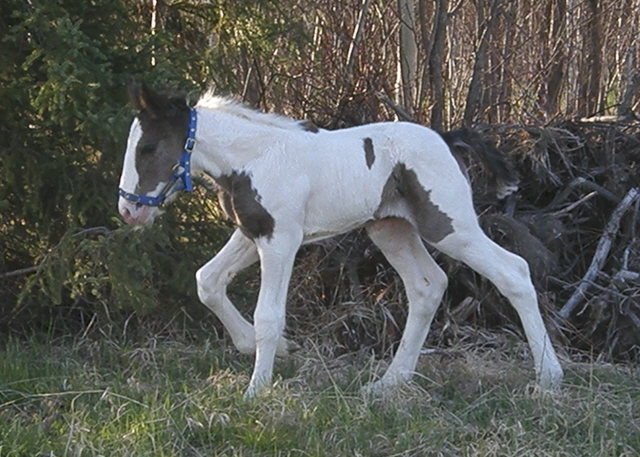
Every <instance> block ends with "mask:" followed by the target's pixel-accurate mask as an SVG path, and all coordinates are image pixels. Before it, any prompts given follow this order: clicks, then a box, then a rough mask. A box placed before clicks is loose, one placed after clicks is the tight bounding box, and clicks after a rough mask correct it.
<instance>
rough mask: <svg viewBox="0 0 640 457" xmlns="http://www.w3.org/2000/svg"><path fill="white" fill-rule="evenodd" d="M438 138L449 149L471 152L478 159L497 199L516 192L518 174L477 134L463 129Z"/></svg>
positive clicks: (498, 152) (500, 153) (497, 151)
mask: <svg viewBox="0 0 640 457" xmlns="http://www.w3.org/2000/svg"><path fill="white" fill-rule="evenodd" d="M440 136H442V139H443V140H444V141H445V142H446V143H447V145H448V146H449V148H450V149H452V150H453V149H454V148H456V147H461V148H464V149H467V150H469V151H472V152H473V153H475V154H476V155H477V156H478V157H479V158H480V161H481V162H482V163H483V164H484V166H485V167H486V169H487V171H488V172H489V174H490V175H491V185H492V186H493V187H494V188H495V192H496V196H497V197H498V198H499V199H502V198H505V197H506V196H508V195H511V194H512V193H513V192H515V191H516V190H518V182H519V179H518V174H517V173H516V171H515V170H514V169H513V166H512V165H511V164H510V163H509V162H508V161H507V159H506V157H505V155H504V154H503V153H502V152H500V151H499V150H498V149H497V148H496V147H495V146H494V145H493V144H492V143H491V142H490V141H488V140H486V139H485V138H483V137H482V135H480V134H479V133H478V132H476V131H475V130H471V129H468V128H463V129H458V130H451V131H449V132H444V133H440Z"/></svg>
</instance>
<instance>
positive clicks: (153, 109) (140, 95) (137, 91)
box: [127, 80, 167, 119]
mask: <svg viewBox="0 0 640 457" xmlns="http://www.w3.org/2000/svg"><path fill="white" fill-rule="evenodd" d="M127 89H128V91H129V99H130V100H131V103H132V104H133V107H134V108H135V109H136V111H138V112H139V113H141V112H143V111H144V113H145V114H146V115H148V116H150V117H151V118H153V119H158V118H159V117H161V116H162V114H163V113H164V111H165V110H166V107H167V99H166V98H165V97H164V96H162V95H160V94H159V93H157V92H156V91H154V90H153V89H151V88H150V87H149V86H147V85H146V84H145V83H144V82H143V83H142V84H138V83H137V82H136V81H134V80H131V81H129V84H128V86H127Z"/></svg>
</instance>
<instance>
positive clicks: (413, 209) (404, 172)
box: [375, 163, 453, 243]
mask: <svg viewBox="0 0 640 457" xmlns="http://www.w3.org/2000/svg"><path fill="white" fill-rule="evenodd" d="M402 204H404V205H405V207H406V208H408V209H409V212H410V213H411V215H412V216H413V218H414V219H415V222H416V224H417V225H418V231H419V232H420V235H421V236H422V237H423V238H424V239H425V240H427V241H431V242H433V243H437V242H439V241H442V240H443V239H444V238H446V237H447V236H448V235H450V234H452V233H453V224H452V222H453V220H452V219H451V218H450V217H449V215H448V214H447V213H445V212H443V211H442V210H441V209H440V207H438V205H436V204H435V203H433V202H432V201H431V191H430V190H425V188H424V187H422V184H421V183H420V181H419V180H418V176H417V175H416V172H415V171H413V170H411V169H408V168H407V167H406V166H405V164H403V163H398V164H397V165H396V166H395V167H394V168H393V171H392V172H391V175H390V176H389V178H388V179H387V182H386V183H385V185H384V188H383V189H382V196H381V201H380V207H379V208H378V210H377V211H376V213H375V214H376V216H377V217H385V216H388V214H385V213H386V211H389V210H390V209H393V208H397V207H398V206H399V205H402Z"/></svg>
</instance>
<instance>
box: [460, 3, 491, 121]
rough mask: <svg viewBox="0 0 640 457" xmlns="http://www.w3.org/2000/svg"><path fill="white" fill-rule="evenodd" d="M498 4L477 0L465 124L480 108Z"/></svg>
mask: <svg viewBox="0 0 640 457" xmlns="http://www.w3.org/2000/svg"><path fill="white" fill-rule="evenodd" d="M499 4H500V0H478V3H477V17H478V47H477V49H476V53H475V54H476V55H475V62H474V64H473V73H472V76H471V82H470V83H469V92H468V93H467V100H466V104H465V108H464V117H463V120H462V122H463V124H464V125H466V126H468V125H471V124H473V122H474V121H475V120H476V119H475V118H476V116H477V113H478V111H479V110H480V101H481V100H482V76H483V74H484V71H485V69H486V66H487V50H488V48H489V39H490V37H491V34H492V31H493V28H494V26H495V24H496V20H497V17H498V7H499ZM485 10H488V14H489V16H488V17H486V18H485Z"/></svg>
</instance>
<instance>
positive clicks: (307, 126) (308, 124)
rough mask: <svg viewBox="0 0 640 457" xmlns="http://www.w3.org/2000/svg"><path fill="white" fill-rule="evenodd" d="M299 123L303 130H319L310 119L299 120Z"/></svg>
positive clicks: (312, 131) (311, 131) (314, 131)
mask: <svg viewBox="0 0 640 457" xmlns="http://www.w3.org/2000/svg"><path fill="white" fill-rule="evenodd" d="M299 124H300V128H301V129H302V130H304V131H305V132H310V133H318V132H319V131H320V129H318V126H317V125H316V124H314V123H313V121H310V120H305V121H300V123H299Z"/></svg>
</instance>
